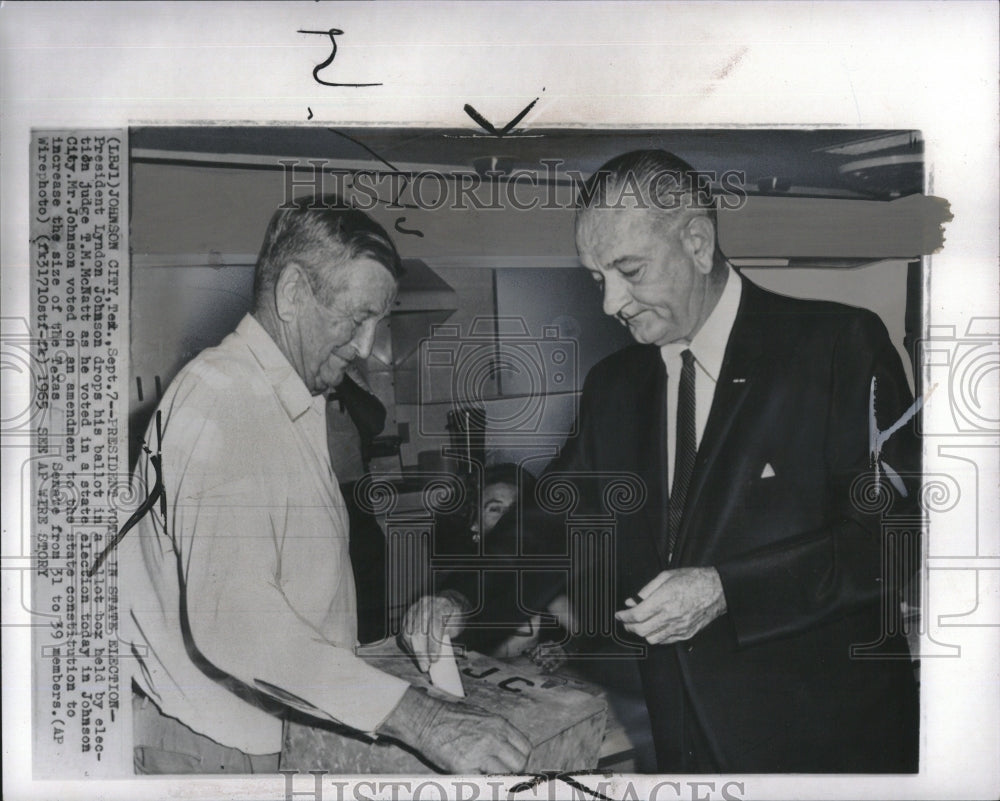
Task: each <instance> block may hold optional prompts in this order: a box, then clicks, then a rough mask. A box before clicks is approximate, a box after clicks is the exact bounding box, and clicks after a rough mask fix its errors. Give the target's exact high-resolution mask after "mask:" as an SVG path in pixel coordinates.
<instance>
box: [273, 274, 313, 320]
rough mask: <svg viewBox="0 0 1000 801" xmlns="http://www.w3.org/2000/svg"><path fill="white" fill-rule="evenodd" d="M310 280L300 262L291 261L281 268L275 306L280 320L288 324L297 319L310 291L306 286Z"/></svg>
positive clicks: (275, 288)
mask: <svg viewBox="0 0 1000 801" xmlns="http://www.w3.org/2000/svg"><path fill="white" fill-rule="evenodd" d="M308 280H309V279H308V278H307V277H306V274H305V270H303V269H302V267H301V266H300V265H299V263H298V262H295V261H290V262H288V264H286V265H285V266H284V267H282V268H281V272H280V273H279V274H278V280H277V281H276V282H275V284H274V305H275V311H277V314H278V318H279V319H281V320H284V321H286V322H288V321H290V320H293V319H295V316H296V314H298V310H299V307H300V306H301V304H302V302H303V301H304V299H305V294H306V293H307V292H308V291H309V287H308V286H307V285H306V282H307V281H308Z"/></svg>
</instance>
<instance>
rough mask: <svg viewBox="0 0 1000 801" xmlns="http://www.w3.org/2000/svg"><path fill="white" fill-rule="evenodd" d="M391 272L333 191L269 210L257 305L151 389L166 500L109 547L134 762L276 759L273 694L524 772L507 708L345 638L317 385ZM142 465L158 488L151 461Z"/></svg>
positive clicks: (352, 342) (363, 327)
mask: <svg viewBox="0 0 1000 801" xmlns="http://www.w3.org/2000/svg"><path fill="white" fill-rule="evenodd" d="M314 206H315V207H314ZM399 272H400V261H399V256H398V254H397V252H396V249H395V247H394V245H393V244H392V242H391V240H390V239H389V237H388V235H387V234H386V232H385V231H384V230H383V229H382V228H381V226H379V225H378V224H377V223H375V222H374V221H372V220H371V219H370V218H369V217H367V216H366V215H365V214H363V213H361V212H359V211H357V210H353V209H350V208H349V207H346V206H344V205H343V204H341V203H340V202H339V201H335V200H330V199H328V198H323V199H321V202H318V203H316V202H315V200H314V199H312V198H310V199H308V200H302V201H298V202H296V203H295V204H293V205H292V206H291V207H283V208H281V209H279V210H278V211H277V212H276V213H275V214H274V216H273V217H272V219H271V222H270V225H269V226H268V229H267V232H266V234H265V238H264V244H263V246H262V248H261V252H260V255H259V257H258V261H257V267H256V273H255V288H254V293H255V299H254V308H253V311H252V312H251V313H250V314H248V315H247V316H246V317H244V319H243V320H242V321H241V322H240V324H239V326H238V327H237V329H236V331H234V332H233V333H232V334H230V335H229V336H228V337H226V339H225V340H223V342H222V343H221V344H220V345H219V346H218V347H215V348H210V349H208V350H206V351H204V352H203V353H201V354H200V355H199V356H198V357H196V358H195V359H194V360H193V361H192V362H191V363H189V364H188V365H187V366H186V367H185V368H184V369H183V370H182V371H181V372H180V373H179V374H178V376H177V377H176V378H175V379H174V381H173V382H172V383H171V385H170V387H169V388H168V390H167V392H166V394H165V395H164V397H163V399H162V401H161V403H160V405H159V410H158V415H159V418H160V420H159V425H160V433H161V435H162V443H161V451H162V457H161V459H162V461H161V464H160V468H161V472H162V477H163V485H164V488H165V493H166V495H165V497H166V514H165V515H161V514H160V512H159V509H154V510H153V511H152V512H151V513H150V514H148V515H146V516H145V517H143V518H142V520H141V521H140V522H139V524H138V527H137V530H136V532H135V533H134V534H133V535H132V536H127V537H125V538H124V540H122V542H121V545H120V547H119V554H118V563H119V574H120V585H121V593H122V599H123V602H124V606H123V609H124V610H125V613H124V614H123V638H124V639H126V640H128V641H130V642H131V644H132V653H133V655H134V656H135V661H134V665H135V668H136V669H135V671H134V676H133V681H134V682H135V684H136V686H137V687H138V693H137V694H136V699H135V703H134V704H133V707H134V710H135V724H134V729H135V763H136V770H137V772H143V773H185V772H193V773H210V772H211V773H219V772H236V773H246V772H266V771H273V770H275V769H276V768H277V752H278V751H280V748H281V732H282V721H281V718H280V717H279V715H280V714H281V712H282V702H285V703H290V704H291V705H293V706H297V707H299V708H301V707H303V706H306V707H310V708H312V709H313V710H314V714H316V715H318V716H321V717H325V718H329V719H331V720H334V721H337V722H339V723H341V724H344V725H346V726H349V727H351V728H354V729H356V730H359V731H362V732H368V733H372V734H376V735H384V736H388V737H392V738H395V739H398V740H400V741H402V742H404V743H406V744H407V745H409V746H411V747H413V748H415V749H416V750H418V751H419V752H421V753H422V754H423V755H424V756H425V758H427V759H428V760H429V761H431V762H432V763H434V764H436V765H438V766H440V767H441V768H443V769H445V770H448V771H454V772H473V771H482V772H503V771H515V770H518V769H519V768H521V767H523V765H524V762H525V760H526V758H527V754H528V751H529V749H530V744H529V743H528V741H527V740H526V738H525V737H524V736H523V735H522V734H521V732H519V731H518V730H517V729H515V728H514V727H512V726H511V725H510V724H509V723H507V722H506V721H504V720H503V719H501V718H499V717H495V716H492V715H488V714H486V713H481V714H477V713H475V712H469V711H458V710H456V709H455V707H454V705H451V704H447V703H443V702H441V701H438V700H436V699H434V698H432V697H430V696H428V695H426V694H424V693H421V692H419V691H417V690H415V689H413V688H411V687H410V686H409V685H407V684H406V683H405V682H403V681H402V680H400V679H397V678H395V677H393V676H390V675H388V674H385V673H382V672H381V671H378V670H376V669H375V668H373V667H371V666H369V665H368V664H366V663H365V662H364V661H362V660H361V659H359V658H358V657H357V656H355V654H354V652H353V648H354V646H355V645H356V642H357V619H356V596H355V585H354V579H353V576H352V571H351V565H350V557H349V555H348V520H347V514H346V510H345V506H344V500H343V498H342V496H341V494H340V490H339V489H338V485H337V479H336V476H335V475H334V473H333V470H332V468H331V466H330V457H329V453H328V451H327V448H326V430H325V397H324V396H325V395H326V394H327V393H329V392H330V391H332V390H333V389H334V387H336V386H337V384H338V383H339V382H340V381H341V379H342V378H343V375H344V371H345V370H346V369H347V367H348V365H349V364H351V362H353V361H355V360H356V359H361V358H365V357H367V356H368V355H369V354H370V352H371V349H372V344H373V339H374V336H375V327H376V325H377V324H378V322H379V320H381V319H382V318H383V317H385V315H386V314H387V313H388V312H389V309H390V307H391V305H392V303H393V301H394V299H395V294H396V280H397V277H398V275H399ZM155 426H156V424H155V423H154V424H153V425H152V426H151V432H152V431H154V430H155ZM147 442H155V439H154V438H153V437H147ZM137 469H138V474H139V476H141V477H142V478H143V479H144V480H145V485H146V486H147V487H151V486H153V482H154V479H155V476H154V465H153V464H152V462H151V460H150V459H149V458H148V457H144V458H143V459H142V460H141V461H140V464H139V466H138V468H137ZM455 743H461V747H460V748H456V747H455Z"/></svg>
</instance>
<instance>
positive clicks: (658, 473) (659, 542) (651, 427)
mask: <svg viewBox="0 0 1000 801" xmlns="http://www.w3.org/2000/svg"><path fill="white" fill-rule="evenodd" d="M635 393H636V394H635V405H634V411H633V415H632V421H631V427H632V431H631V436H632V437H633V442H634V445H633V448H632V453H633V454H635V461H634V463H633V469H635V470H636V472H637V473H638V474H639V475H640V476H641V477H642V480H643V481H644V482H645V483H646V489H647V498H646V504H645V506H644V511H643V513H642V514H643V516H644V519H645V524H644V525H643V526H642V529H643V532H644V533H645V535H646V536H648V537H649V541H650V543H651V544H652V546H653V550H654V552H655V553H658V554H659V555H660V558H661V560H662V561H663V562H664V564H665V560H666V553H665V547H666V541H667V537H666V525H667V515H666V504H667V498H668V496H669V494H670V487H669V485H668V483H667V481H668V479H667V370H666V367H665V366H664V364H663V359H662V358H661V357H660V351H659V348H656V347H650V348H649V349H648V356H647V357H646V359H645V361H644V362H643V366H642V369H641V371H640V372H639V373H638V374H637V380H636V384H635Z"/></svg>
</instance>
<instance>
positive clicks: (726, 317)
mask: <svg viewBox="0 0 1000 801" xmlns="http://www.w3.org/2000/svg"><path fill="white" fill-rule="evenodd" d="M742 295H743V282H742V281H741V280H740V277H739V276H738V275H737V274H736V270H734V269H733V268H732V266H731V265H729V264H727V265H726V285H725V286H724V287H723V288H722V295H720V296H719V301H718V303H716V304H715V308H714V309H712V313H711V314H709V315H708V319H707V320H705V323H704V325H702V327H701V328H700V329H698V333H697V334H695V335H694V338H693V339H692V340H691V343H690V344H685V343H683V342H671V343H670V344H669V345H664V346H663V347H662V348H660V351H661V353H662V355H663V358H664V360H666V359H669V358H671V357H676V358H677V359H678V360H679V359H680V354H681V352H682V351H683V350H685V349H689V350H690V351H691V353H692V354H694V358H695V359H696V360H697V362H698V364H699V365H700V366H701V368H702V369H703V370H704V371H705V372H706V373H708V374H709V375H710V376H711V377H712V380H713V381H718V380H719V373H720V372H721V371H722V359H723V357H724V356H725V355H726V345H727V344H728V343H729V335H730V333H732V330H733V324H734V323H735V322H736V313H737V312H738V311H739V308H740V297H741V296H742Z"/></svg>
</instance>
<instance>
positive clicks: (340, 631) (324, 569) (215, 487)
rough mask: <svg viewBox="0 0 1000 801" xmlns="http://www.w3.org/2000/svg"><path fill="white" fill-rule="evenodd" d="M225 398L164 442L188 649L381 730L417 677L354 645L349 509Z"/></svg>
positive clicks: (259, 685) (212, 671)
mask: <svg viewBox="0 0 1000 801" xmlns="http://www.w3.org/2000/svg"><path fill="white" fill-rule="evenodd" d="M226 406H227V404H226V403H225V402H223V403H222V404H221V405H220V402H219V400H218V398H217V397H216V398H215V399H214V400H213V401H212V402H211V403H210V404H208V405H207V406H206V403H205V402H199V399H198V398H197V397H190V398H188V399H187V402H186V403H184V404H182V405H180V406H178V407H177V408H176V410H175V411H174V413H173V414H172V415H171V417H170V418H169V421H168V423H167V431H166V435H165V438H164V450H163V458H164V465H163V467H164V481H165V485H166V487H167V497H168V513H167V534H168V536H169V537H170V539H171V541H172V542H173V552H174V555H175V556H176V559H177V581H178V586H179V592H180V604H181V609H180V613H181V619H182V628H184V627H185V621H186V627H187V630H186V631H185V632H184V633H185V647H186V648H187V650H188V653H189V656H191V658H192V659H194V660H195V661H196V663H198V664H199V667H201V668H202V670H203V671H205V672H206V673H208V674H209V676H210V677H211V678H215V680H217V681H222V683H226V684H227V686H230V685H229V683H227V682H228V680H229V679H230V678H231V679H234V680H235V681H236V682H238V683H240V684H242V685H244V686H246V687H249V688H254V689H257V690H261V689H264V690H265V692H269V693H270V694H272V695H273V696H274V697H277V698H278V699H279V700H281V701H282V702H284V703H290V702H291V705H293V706H299V707H300V708H308V707H310V706H311V707H314V708H315V714H317V715H318V716H320V717H324V716H325V717H329V718H332V719H333V720H336V721H338V722H340V723H342V724H344V725H347V726H349V727H351V728H354V729H358V730H361V731H366V732H372V731H374V730H375V728H376V727H377V726H378V725H379V724H380V723H381V722H382V721H383V720H384V719H385V718H386V716H387V715H388V714H389V713H390V712H391V711H392V709H393V708H394V707H395V706H396V704H397V703H398V701H399V699H400V698H401V697H402V695H403V693H404V691H405V690H406V687H407V686H408V685H407V684H406V682H404V681H402V680H400V679H397V678H395V677H393V676H390V675H389V674H386V673H383V672H381V671H379V670H377V669H375V668H373V667H371V666H370V665H368V664H367V663H365V662H364V661H363V660H361V659H359V658H358V657H357V656H355V654H354V653H353V647H354V645H355V642H354V637H355V631H356V628H355V626H356V621H355V620H354V616H355V614H356V611H355V602H354V586H353V576H352V571H351V567H350V562H349V556H348V551H347V537H348V531H347V522H346V515H344V514H343V509H340V510H337V511H339V514H336V513H335V514H332V515H331V510H330V503H329V502H327V503H324V497H323V493H322V488H323V483H322V482H323V480H324V478H323V477H318V476H314V475H310V474H309V473H308V469H309V467H308V466H309V462H308V458H307V454H304V453H299V454H297V455H296V453H295V449H294V447H293V448H289V447H288V443H287V442H276V441H274V438H275V437H276V436H279V435H281V434H282V433H284V435H285V436H287V435H288V433H289V432H288V430H287V427H286V430H285V431H284V432H282V431H281V429H280V428H279V429H278V430H275V427H274V426H273V425H272V426H270V427H268V426H267V425H266V424H265V423H264V421H262V420H260V419H255V418H257V417H258V415H259V412H258V411H255V410H254V409H248V408H243V407H242V406H241V404H239V403H237V404H234V405H231V408H226ZM296 456H297V457H298V458H296ZM303 459H305V462H303ZM326 480H328V481H331V483H332V479H329V478H327V479H326ZM327 500H328V499H327ZM271 688H277V689H276V690H274V689H271ZM293 699H300V700H301V702H304V703H295V702H294V700H293Z"/></svg>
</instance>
